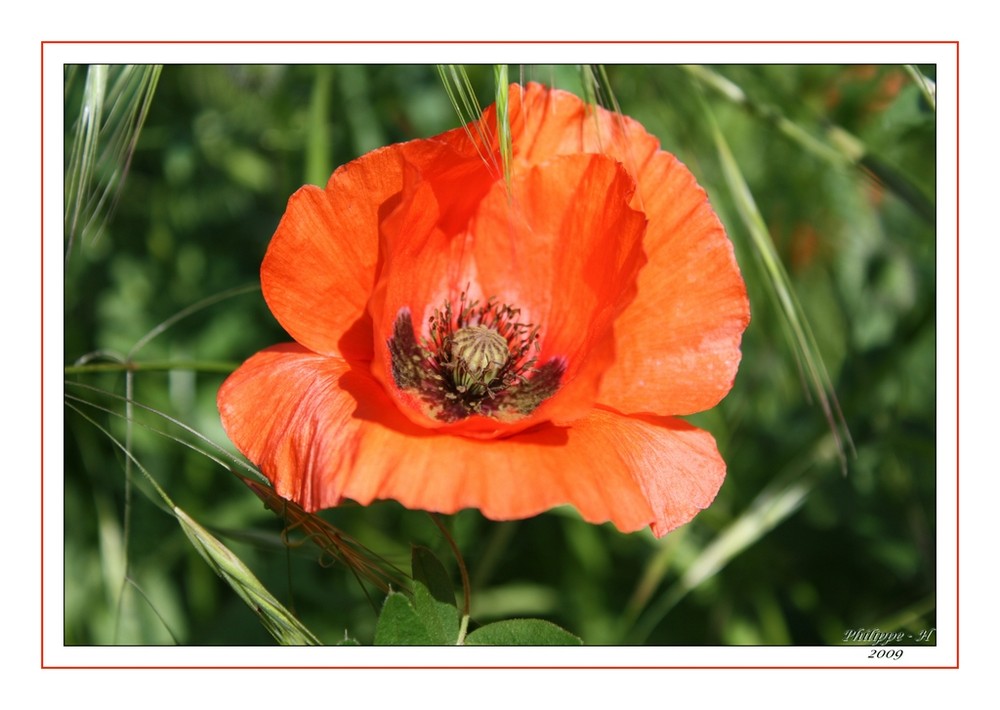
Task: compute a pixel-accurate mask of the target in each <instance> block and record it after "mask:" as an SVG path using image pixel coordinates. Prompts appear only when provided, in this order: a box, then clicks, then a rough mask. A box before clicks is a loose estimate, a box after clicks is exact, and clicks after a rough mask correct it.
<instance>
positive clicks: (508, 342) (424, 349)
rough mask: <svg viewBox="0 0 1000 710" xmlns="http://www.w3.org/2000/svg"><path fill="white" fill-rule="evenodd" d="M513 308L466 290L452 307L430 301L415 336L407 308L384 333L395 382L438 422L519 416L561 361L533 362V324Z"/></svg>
mask: <svg viewBox="0 0 1000 710" xmlns="http://www.w3.org/2000/svg"><path fill="white" fill-rule="evenodd" d="M520 313H521V311H520V309H519V308H516V307H514V306H511V305H509V304H506V303H500V301H499V300H498V299H497V298H495V297H493V298H489V299H488V300H487V301H486V302H485V303H481V302H480V301H478V300H470V299H469V297H468V294H467V293H466V292H462V294H461V295H460V297H459V303H458V307H457V308H453V306H452V304H451V302H450V301H445V302H444V303H443V304H442V306H441V307H440V308H435V309H434V311H433V313H432V314H431V316H430V318H429V319H428V324H427V335H426V336H424V337H422V338H421V339H420V342H419V343H417V341H416V339H415V337H414V333H413V324H412V321H411V317H410V313H409V310H408V309H402V310H401V311H400V313H399V315H398V316H397V319H396V323H395V327H394V329H393V336H392V337H391V338H389V340H388V343H387V345H388V347H389V352H390V355H391V358H392V373H393V378H394V379H395V382H396V385H397V386H398V387H399V388H400V389H402V390H404V391H409V392H411V393H413V394H416V395H418V396H419V398H420V400H422V402H423V403H424V410H425V413H427V414H428V415H430V416H431V417H433V418H435V419H438V420H441V421H446V422H450V421H457V420H460V419H464V418H465V417H468V416H470V415H472V414H479V415H483V416H487V417H492V418H494V419H498V420H501V421H513V420H516V419H520V418H523V417H524V416H527V415H528V414H530V413H531V412H532V411H534V409H535V408H537V407H538V405H539V404H541V402H542V401H544V400H545V399H547V398H548V397H550V396H552V394H554V393H555V391H556V390H557V389H558V388H559V381H560V379H561V377H562V373H563V372H564V370H565V363H564V362H563V361H562V360H561V359H559V358H554V359H552V360H550V361H548V362H547V363H545V364H544V365H542V366H541V367H538V366H536V363H537V361H538V353H539V352H540V350H541V347H540V335H539V327H538V326H536V325H534V324H532V323H522V322H521V321H520V320H518V318H519V316H520Z"/></svg>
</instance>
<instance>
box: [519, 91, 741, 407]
mask: <svg viewBox="0 0 1000 710" xmlns="http://www.w3.org/2000/svg"><path fill="white" fill-rule="evenodd" d="M511 93H512V97H513V98H512V100H511V111H512V115H513V116H514V119H513V120H512V127H511V128H512V132H513V141H514V152H515V155H519V156H521V157H522V158H523V159H525V160H529V161H541V160H548V159H550V157H551V156H552V155H555V154H563V153H577V152H599V153H604V154H606V155H609V156H611V157H613V158H615V159H616V160H619V161H620V162H621V163H622V164H623V165H624V166H625V168H626V169H627V170H628V171H629V172H630V173H631V174H632V175H633V177H634V178H635V180H636V183H637V185H638V190H637V192H636V196H635V198H634V201H633V204H634V206H636V207H638V208H639V209H641V210H643V212H645V214H646V216H647V218H648V220H649V224H648V227H647V230H646V236H645V238H644V242H643V246H644V249H645V251H646V256H647V259H648V262H647V264H646V266H645V267H644V268H643V270H642V272H641V273H640V274H639V280H638V294H637V295H636V297H635V299H633V300H632V302H631V305H630V306H629V307H628V308H627V309H626V310H625V312H624V313H622V315H621V316H620V317H619V318H618V320H617V322H616V324H615V352H616V357H615V362H614V364H613V365H612V366H611V367H610V368H609V369H608V371H607V373H606V374H605V377H604V379H603V381H602V386H601V392H600V395H599V397H598V399H599V401H601V402H603V403H605V404H608V405H610V406H612V407H615V408H617V409H619V410H622V411H626V412H654V413H658V414H690V413H693V412H698V411H702V410H704V409H708V408H710V407H712V406H714V405H715V404H717V403H718V402H719V400H721V399H722V397H723V396H725V394H726V393H727V392H728V391H729V390H730V388H731V387H732V383H733V378H734V377H735V375H736V369H737V366H738V365H739V361H740V350H739V346H740V341H741V337H742V334H743V331H744V329H745V328H746V325H747V323H748V322H749V318H750V311H749V302H748V300H747V296H746V287H745V284H744V283H743V278H742V276H741V275H740V271H739V267H738V266H737V264H736V260H735V257H734V255H733V248H732V244H731V243H730V241H729V239H728V238H727V236H726V233H725V230H724V229H723V227H722V224H721V223H720V222H719V220H718V218H717V217H716V215H715V212H714V211H713V210H712V208H711V206H710V205H709V204H708V198H707V196H706V194H705V191H704V190H703V189H702V188H701V187H700V186H699V185H698V184H697V182H696V181H695V179H694V176H693V175H691V173H690V172H689V171H688V170H687V168H686V167H684V165H683V164H681V163H680V161H678V160H677V159H676V158H675V157H674V156H672V155H670V154H669V153H666V152H664V151H662V150H660V145H659V141H658V140H657V139H656V138H655V137H653V136H651V135H650V134H649V133H647V132H646V130H645V129H644V128H643V127H642V126H641V125H640V124H639V123H637V122H636V121H634V120H632V119H630V118H628V117H627V116H620V115H617V114H615V113H612V112H609V111H606V110H604V109H602V108H599V107H598V108H594V107H588V106H587V105H586V104H585V103H584V102H583V101H581V100H580V99H579V98H577V97H576V96H574V95H572V94H569V93H566V92H562V91H550V90H548V89H546V88H544V87H542V86H540V85H538V84H529V85H528V87H527V88H526V89H524V90H523V92H522V90H520V89H519V88H518V87H516V86H514V87H512V88H511Z"/></svg>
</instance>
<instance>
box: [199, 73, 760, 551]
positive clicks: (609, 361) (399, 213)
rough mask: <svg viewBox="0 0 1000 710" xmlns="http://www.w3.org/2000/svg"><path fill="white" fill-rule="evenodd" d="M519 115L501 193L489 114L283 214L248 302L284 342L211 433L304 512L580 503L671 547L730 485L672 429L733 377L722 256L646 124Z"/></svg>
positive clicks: (224, 402)
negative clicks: (262, 306)
mask: <svg viewBox="0 0 1000 710" xmlns="http://www.w3.org/2000/svg"><path fill="white" fill-rule="evenodd" d="M509 110H510V116H511V126H510V128H511V136H512V144H513V157H512V159H511V161H510V176H509V180H507V179H505V178H504V176H503V171H502V169H500V168H499V167H498V166H499V165H500V164H501V163H500V158H499V152H498V149H497V148H496V145H497V139H496V135H497V132H496V115H495V112H494V110H493V109H492V108H490V109H488V110H487V111H486V112H485V113H484V115H483V117H482V118H481V120H480V121H479V122H477V123H475V124H470V126H468V127H466V128H459V129H456V130H452V131H449V132H447V133H444V134H442V135H440V136H437V137H435V138H431V139H427V140H415V141H411V142H409V143H402V144H398V145H391V146H388V147H386V148H382V149H379V150H376V151H374V152H372V153H369V154H367V155H365V156H363V157H361V158H359V159H357V160H355V161H353V162H351V163H348V164H347V165H344V166H343V167H341V168H339V169H338V170H337V171H336V172H334V174H333V175H332V176H331V178H330V181H329V183H328V184H327V186H326V189H325V190H322V189H320V188H318V187H312V186H306V187H303V188H302V189H300V190H299V191H298V192H296V193H295V194H294V195H293V196H292V198H291V199H290V200H289V203H288V209H287V211H286V212H285V215H284V217H283V218H282V220H281V223H280V224H279V225H278V229H277V231H276V232H275V235H274V237H273V239H272V241H271V244H270V246H269V247H268V250H267V254H266V256H265V257H264V263H263V266H262V267H261V286H262V289H263V293H264V298H265V300H266V301H267V304H268V306H269V307H270V309H271V312H272V313H273V314H274V316H275V317H276V318H277V319H278V322H279V323H281V325H282V326H283V327H284V328H285V329H286V330H287V331H288V333H289V334H290V335H291V336H292V337H293V338H294V339H295V341H296V342H295V343H289V344H285V345H277V346H274V347H271V348H268V349H266V350H264V351H262V352H260V353H258V354H256V355H254V356H253V357H251V358H250V359H249V360H248V361H247V362H246V363H244V364H243V365H242V366H241V367H240V368H239V369H238V370H237V371H236V372H235V373H233V374H232V376H230V377H229V379H227V380H226V382H225V383H224V384H223V386H222V388H221V390H220V391H219V397H218V402H219V410H220V412H221V416H222V423H223V426H224V427H225V429H226V432H227V433H228V435H229V437H230V438H231V439H232V440H233V442H234V443H235V444H236V446H237V447H238V448H239V449H240V450H241V451H242V452H243V453H244V454H245V455H246V456H247V457H248V458H249V459H250V460H251V461H253V462H254V463H255V464H257V465H258V466H259V467H260V469H261V470H262V471H263V472H264V474H265V475H267V477H268V478H269V479H270V480H271V481H272V482H273V484H274V486H275V489H276V490H277V492H278V493H279V494H280V495H282V496H284V497H286V498H289V499H291V500H293V501H295V502H296V503H298V504H300V505H301V506H303V507H304V508H306V509H307V510H317V509H320V508H326V507H331V506H335V505H337V504H338V503H340V502H342V501H343V500H345V499H351V500H354V501H357V502H358V503H361V504H363V505H364V504H368V503H370V502H372V501H373V500H376V499H395V500H397V501H399V502H400V503H402V504H403V505H405V506H407V507H409V508H416V509H424V510H431V511H437V512H442V513H453V512H455V511H458V510H460V509H463V508H470V507H471V508H478V509H479V510H480V511H481V512H482V513H483V515H485V516H487V517H489V518H492V519H497V520H509V519H516V518H524V517H528V516H532V515H535V514H538V513H540V512H542V511H545V510H547V509H549V508H551V507H553V506H557V505H561V504H570V505H573V506H574V507H576V508H577V509H578V510H579V512H580V514H581V515H582V516H583V517H584V518H585V519H586V520H588V521H591V522H595V523H596V522H604V521H609V520H610V521H611V522H613V523H614V524H615V525H616V526H617V527H618V528H619V529H621V530H623V531H633V530H638V529H640V528H642V527H645V526H647V525H650V526H652V529H653V532H654V533H655V534H656V535H663V534H665V533H666V532H668V531H669V530H671V529H673V528H675V527H677V526H678V525H681V524H683V523H685V522H687V521H688V520H690V519H691V518H692V517H693V516H694V515H695V514H696V513H697V512H698V511H699V510H701V509H702V508H705V507H706V506H708V505H709V503H711V502H712V500H713V498H714V497H715V494H716V492H717V491H718V489H719V487H720V486H721V484H722V480H723V478H724V476H725V463H724V462H723V460H722V458H721V457H720V455H719V453H718V449H717V448H716V445H715V441H714V439H713V438H712V436H711V435H710V434H708V433H707V432H704V431H701V430H699V429H696V428H695V427H693V426H691V425H689V424H687V423H685V422H684V421H681V420H679V419H676V418H675V417H676V415H683V414H691V413H694V412H698V411H702V410H704V409H708V408H710V407H713V406H714V405H715V404H717V403H718V402H719V400H721V399H722V397H723V396H725V394H726V393H727V392H728V391H729V389H730V388H731V386H732V382H733V378H734V377H735V374H736V368H737V366H738V364H739V360H740V351H739V345H740V338H741V337H742V333H743V330H744V329H745V327H746V325H747V322H748V320H749V306H748V302H747V298H746V288H745V285H744V283H743V280H742V278H741V276H740V273H739V269H738V268H737V265H736V262H735V260H734V257H733V249H732V245H731V244H730V242H729V240H728V239H727V237H726V235H725V232H724V230H723V228H722V225H721V224H720V223H719V220H718V218H717V217H716V216H715V213H714V212H713V211H712V209H711V208H710V206H709V204H708V201H707V199H706V196H705V193H704V191H703V190H702V189H701V188H700V187H699V186H698V185H697V184H696V183H695V180H694V178H693V177H692V175H691V173H689V172H688V170H687V169H686V168H685V167H684V166H683V165H681V163H679V162H678V161H677V159H676V158H675V157H674V156H672V155H670V154H669V153H666V152H664V151H662V150H660V147H659V143H658V141H657V140H656V139H655V138H654V137H652V136H651V135H649V134H648V133H647V132H646V131H645V129H643V127H642V126H641V125H639V124H638V123H636V122H635V121H633V120H631V119H629V118H627V117H622V116H620V115H617V114H614V113H611V112H608V111H605V110H603V109H600V108H593V107H591V106H588V105H586V104H585V103H584V102H582V101H581V100H580V99H578V98H577V97H575V96H573V95H572V94H568V93H565V92H562V91H556V90H549V89H547V88H544V87H542V86H539V85H537V84H529V85H528V86H527V87H526V88H524V89H522V88H521V87H520V86H516V85H515V86H512V87H511V89H510V97H509Z"/></svg>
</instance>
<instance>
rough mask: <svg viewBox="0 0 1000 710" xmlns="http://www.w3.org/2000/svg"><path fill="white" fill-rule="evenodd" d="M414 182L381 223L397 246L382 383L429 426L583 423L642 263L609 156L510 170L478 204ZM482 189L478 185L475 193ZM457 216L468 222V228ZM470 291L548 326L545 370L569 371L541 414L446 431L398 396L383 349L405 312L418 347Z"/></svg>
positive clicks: (377, 317) (381, 309)
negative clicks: (434, 318) (562, 366)
mask: <svg viewBox="0 0 1000 710" xmlns="http://www.w3.org/2000/svg"><path fill="white" fill-rule="evenodd" d="M474 160H475V161H476V162H477V163H478V161H479V159H478V157H476V158H474ZM460 167H461V164H459V165H457V166H456V167H455V169H454V171H453V172H454V173H455V174H457V175H463V176H465V181H466V182H469V181H470V180H473V181H474V179H475V174H474V173H471V174H470V173H468V171H462V170H460ZM480 169H481V168H480ZM421 178H424V179H421ZM413 182H414V183H415V184H416V187H415V188H413V189H412V190H410V191H407V192H404V195H403V199H402V200H401V201H400V204H399V206H398V207H397V209H396V211H395V212H394V213H393V214H392V215H390V216H389V217H387V218H386V219H384V220H383V223H382V229H383V244H391V248H386V249H385V251H384V259H385V261H384V264H383V266H382V269H381V272H380V276H379V281H378V284H377V286H376V289H375V294H374V295H373V298H372V300H371V302H370V312H371V314H372V317H373V319H374V322H375V332H376V339H377V340H378V341H379V343H378V344H377V345H376V350H375V363H374V371H375V373H376V376H377V377H378V378H379V380H380V381H381V382H382V383H383V384H384V385H385V386H386V388H387V389H388V390H389V391H390V392H393V394H394V396H395V397H396V399H397V401H399V402H400V404H401V406H403V407H405V408H406V410H407V411H408V412H410V413H411V414H412V415H413V416H412V417H411V418H413V419H414V421H416V422H418V423H421V424H423V425H425V426H434V427H447V428H449V429H451V430H455V431H466V432H467V433H471V432H472V431H475V432H477V434H478V435H483V434H487V435H489V434H493V435H495V434H503V433H509V432H511V431H513V430H515V429H520V428H525V427H527V426H530V425H532V424H534V423H536V422H538V421H541V420H544V419H548V420H552V421H555V422H557V423H566V422H570V421H573V420H574V419H578V418H580V417H581V416H583V415H584V414H585V413H586V411H587V410H588V409H589V408H590V407H591V406H593V403H594V399H595V396H596V394H597V389H598V386H599V382H600V376H601V374H602V373H603V372H604V370H605V369H606V368H607V366H608V364H609V363H610V361H611V359H612V357H613V348H612V344H611V343H610V342H609V343H604V342H603V341H604V340H606V339H608V338H610V337H611V326H612V323H613V321H614V319H615V317H616V316H617V315H618V314H619V313H621V312H622V310H623V309H624V308H625V307H626V306H627V304H628V302H629V301H630V300H631V298H632V297H633V295H634V293H635V278H636V274H637V272H638V271H639V269H640V267H641V266H642V264H643V262H644V260H645V257H644V256H643V253H642V249H641V243H642V234H643V231H644V229H645V218H644V217H643V215H642V213H640V212H638V211H636V210H634V209H632V208H631V207H630V206H629V202H630V199H631V196H632V193H633V191H634V183H633V181H632V179H631V178H630V177H629V175H628V174H627V173H626V172H625V170H624V169H622V168H621V166H620V165H619V164H617V163H616V162H615V161H613V160H611V159H609V158H607V157H605V156H601V155H571V156H561V157H556V158H553V160H551V161H548V162H546V163H544V164H539V165H534V166H529V165H526V164H517V165H515V166H514V171H513V177H512V182H511V188H510V192H508V190H507V187H506V185H505V184H504V182H502V181H500V182H497V181H493V180H492V178H490V184H489V189H488V191H486V193H485V195H483V196H482V197H481V198H480V200H479V201H478V202H477V203H475V204H474V205H471V206H470V205H469V204H468V203H467V201H466V199H465V197H464V192H463V191H462V190H460V189H457V190H452V191H449V190H445V189H441V187H440V185H439V184H438V181H437V180H435V179H433V178H430V177H426V176H423V175H419V174H418V173H417V169H416V168H413ZM479 185H480V186H479V187H476V183H475V182H473V187H472V189H473V190H476V191H479V190H481V189H482V187H481V185H482V183H479ZM452 192H454V193H455V194H456V195H458V196H460V197H459V198H457V199H458V200H459V202H460V205H459V207H457V208H456V207H455V206H454V205H453V204H452V203H451V202H450V201H449V196H450V195H451V194H452ZM470 207H471V208H474V210H475V211H474V212H473V213H472V214H469V213H468V210H469V209H470ZM446 214H447V215H450V216H449V217H448V218H444V217H443V215H446ZM456 215H464V223H462V221H460V220H458V219H457V218H456ZM467 288H469V289H470V295H469V297H470V298H478V299H480V300H481V301H485V300H486V299H488V298H491V297H495V298H497V299H498V300H499V301H501V302H503V303H508V304H511V305H512V306H515V307H518V308H520V309H521V318H520V320H521V321H522V322H525V323H533V324H535V325H538V326H539V327H540V328H541V344H542V345H541V351H540V352H539V354H538V363H539V364H541V363H545V362H548V361H549V360H550V359H553V358H559V359H561V360H562V361H564V362H565V363H566V370H565V373H564V375H563V380H562V385H561V387H560V390H559V392H558V393H557V394H556V395H555V396H553V397H552V398H551V399H550V400H548V401H547V402H546V403H545V404H543V405H542V407H540V408H539V409H538V410H537V414H536V415H534V416H532V417H529V418H526V419H524V420H522V421H520V422H516V423H514V424H500V423H498V422H496V421H484V420H482V419H481V418H478V417H473V418H469V419H468V420H461V421H459V422H455V423H452V424H447V425H445V424H444V423H442V422H437V421H432V420H429V419H428V418H427V417H426V416H425V415H423V414H420V413H419V408H418V407H414V406H413V403H412V402H410V401H409V399H410V398H409V396H408V395H407V394H406V393H404V392H399V391H398V389H397V388H395V387H394V383H393V381H392V367H391V362H390V361H389V357H388V350H387V348H385V347H383V346H382V345H381V343H385V342H386V341H387V340H388V339H389V338H390V337H391V336H392V334H393V329H394V327H395V324H396V319H397V318H398V316H399V314H400V312H401V311H402V310H403V309H408V310H409V312H410V314H411V316H412V318H413V322H414V324H415V326H416V327H417V329H418V331H419V332H417V333H416V334H415V335H416V337H417V339H418V340H419V339H420V337H421V336H424V335H426V332H425V330H424V329H425V327H426V323H427V320H428V318H429V317H430V316H431V314H432V312H433V309H435V308H440V306H441V305H442V303H443V302H444V301H446V300H447V301H450V302H451V303H452V304H453V305H454V306H457V305H458V304H459V301H460V295H461V293H462V292H464V291H465V290H466V289H467Z"/></svg>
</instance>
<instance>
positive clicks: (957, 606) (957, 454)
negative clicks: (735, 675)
mask: <svg viewBox="0 0 1000 710" xmlns="http://www.w3.org/2000/svg"><path fill="white" fill-rule="evenodd" d="M46 44H168V45H179V44H246V45H251V44H274V45H278V44H284V45H287V44H346V45H359V44H501V45H513V44H585V45H594V44H598V45H626V44H627V45H635V44H640V45H666V44H670V45H673V44H678V45H686V44H754V45H756V44H778V45H783V44H795V45H801V44H822V45H826V44H832V45H847V44H860V45H869V44H880V45H886V44H888V45H903V44H953V45H955V257H956V259H955V405H956V409H955V665H954V666H46V665H45V599H44V589H45V544H44V542H45V525H44V519H45V506H44V502H45V486H44V482H45V445H44V444H45V377H44V374H45V367H44V353H45V248H44V244H45V239H44V237H45V189H44V187H45V45H46ZM959 44H960V43H959V42H958V40H912V41H911V40H886V41H878V40H816V41H809V40H774V41H768V40H733V41H728V40H678V41H673V40H662V41H661V40H630V41H629V40H622V41H618V40H595V41H587V40H583V41H578V40H555V41H547V40H524V41H519V40H497V41H490V40H486V41H468V40H440V41H436V40H400V41H393V40H371V41H368V40H302V41H296V40H289V41H284V40H260V41H256V40H220V41H212V40H151V41H142V40H109V41H100V40H43V41H42V42H41V43H40V63H41V81H40V90H41V95H40V108H41V116H40V118H41V121H40V129H41V141H40V148H41V151H40V158H41V169H40V187H41V199H40V202H41V214H40V226H41V237H42V239H41V244H40V259H39V262H40V264H39V265H40V267H41V268H40V271H41V278H40V283H41V289H40V299H39V301H40V304H41V309H40V310H41V313H40V320H39V322H40V326H41V327H40V344H41V355H42V357H41V364H42V366H41V368H40V370H41V372H40V375H41V377H40V385H41V387H40V391H41V395H42V398H41V403H40V412H41V420H40V424H41V427H40V429H41V431H40V441H41V444H42V445H41V451H40V454H41V455H40V469H41V470H40V473H41V476H40V501H41V514H40V516H39V518H40V534H39V541H40V561H41V566H40V581H41V594H40V601H41V609H40V611H41V613H40V615H39V616H40V626H41V644H40V648H39V651H40V657H39V661H40V667H41V668H42V669H47V668H48V669H97V670H100V669H107V670H115V669H118V670H139V669H149V670H158V669H159V670H166V669H174V670H202V669H204V670H212V669H215V670H226V669H232V670H237V669H243V670H264V669H273V670H277V669H303V670H305V669H316V670H388V669H401V670H407V669H412V670H437V669H440V670H449V669H450V670H456V669H476V670H492V669H497V670H500V669H508V670H535V669H537V670H578V669H588V670H590V669H594V670H608V669H621V670H667V669H684V670H701V669H705V670H719V669H733V670H741V669H746V670H764V669H773V670H916V669H920V670H952V669H958V668H959V666H960V653H961V636H960V634H961V626H960V623H959V622H960V617H961V609H960V607H961V604H960V595H959V592H960V579H961V571H960V570H961V564H960V559H959V556H960V544H959V543H960V535H961V529H960V526H959V525H958V517H959V511H960V495H959V494H960V473H959V471H960V466H959V462H960V458H961V456H960V447H959V436H960V431H959V420H960V407H959V404H960V401H959V400H960V389H959V385H960V373H959V370H960V365H959V363H960V359H959V352H960V346H959V341H960V324H959V317H960V313H959V305H960V303H959V299H960V289H959V287H958V284H959V276H960V274H959V270H960V264H959V262H960V260H959V254H960V249H959V243H960V222H961V219H960V216H959V215H960V205H959V201H960V192H961V191H960V157H959V154H960V133H961V131H960V130H959V118H960V110H959V107H960V103H961V102H960V96H959V94H960V90H959V74H960V72H959Z"/></svg>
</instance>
